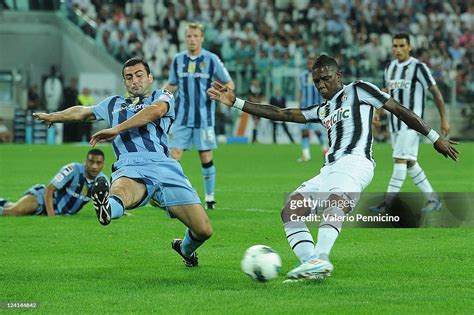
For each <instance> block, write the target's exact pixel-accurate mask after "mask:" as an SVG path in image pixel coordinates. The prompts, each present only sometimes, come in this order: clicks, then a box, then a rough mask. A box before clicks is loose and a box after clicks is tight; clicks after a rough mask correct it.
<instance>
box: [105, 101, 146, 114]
mask: <svg viewBox="0 0 474 315" xmlns="http://www.w3.org/2000/svg"><path fill="white" fill-rule="evenodd" d="M146 107H148V104H143V103H142V104H138V105H134V104H133V103H132V104H130V105H127V106H122V107H119V108H116V109H114V110H113V111H112V114H116V113H119V112H121V111H122V110H129V111H132V112H134V113H138V112H139V111H141V110H142V109H144V108H146Z"/></svg>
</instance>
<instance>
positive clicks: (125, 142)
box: [92, 90, 174, 160]
mask: <svg viewBox="0 0 474 315" xmlns="http://www.w3.org/2000/svg"><path fill="white" fill-rule="evenodd" d="M157 101H163V102H166V103H168V105H169V109H168V112H167V113H166V114H165V115H164V116H163V117H161V118H158V119H156V120H155V121H153V122H150V123H148V124H147V125H145V126H141V127H139V128H131V129H129V130H126V131H124V132H121V133H120V134H119V135H118V136H117V137H115V139H114V140H113V142H112V148H113V149H114V153H115V157H116V158H117V160H118V159H119V157H120V156H122V155H127V154H128V153H136V152H139V153H145V152H147V153H150V154H148V156H153V157H157V158H164V157H169V149H168V131H169V128H170V126H171V123H172V122H173V119H174V97H173V94H171V93H170V92H169V91H166V90H155V91H153V93H151V95H150V96H148V97H144V98H139V97H135V98H131V97H128V98H124V97H121V96H111V97H108V98H106V99H104V100H103V101H101V102H100V103H99V104H97V105H95V106H93V107H92V112H93V113H94V115H95V117H96V119H97V120H105V121H107V122H108V124H109V126H110V127H114V126H116V125H118V124H120V123H122V122H124V121H126V120H127V119H130V118H131V117H133V116H134V115H135V114H136V113H138V112H139V111H141V110H142V109H144V108H147V107H148V106H150V105H151V104H153V103H155V102H157Z"/></svg>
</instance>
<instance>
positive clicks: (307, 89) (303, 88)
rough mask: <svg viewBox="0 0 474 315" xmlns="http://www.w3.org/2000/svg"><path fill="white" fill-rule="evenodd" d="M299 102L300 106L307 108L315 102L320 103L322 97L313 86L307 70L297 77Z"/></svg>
mask: <svg viewBox="0 0 474 315" xmlns="http://www.w3.org/2000/svg"><path fill="white" fill-rule="evenodd" d="M299 81H300V93H301V103H300V108H307V107H310V106H313V105H316V104H318V105H319V104H321V102H322V101H323V98H322V97H321V94H319V92H318V90H317V89H316V87H315V86H314V83H313V76H312V73H311V72H310V71H308V70H305V71H303V73H301V74H300V77H299Z"/></svg>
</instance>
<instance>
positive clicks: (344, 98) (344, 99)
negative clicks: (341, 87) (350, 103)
mask: <svg viewBox="0 0 474 315" xmlns="http://www.w3.org/2000/svg"><path fill="white" fill-rule="evenodd" d="M341 101H342V102H345V101H347V94H346V93H344V94H343V95H342V98H341Z"/></svg>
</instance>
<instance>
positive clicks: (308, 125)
mask: <svg viewBox="0 0 474 315" xmlns="http://www.w3.org/2000/svg"><path fill="white" fill-rule="evenodd" d="M300 129H301V130H312V131H314V132H320V133H323V134H327V130H326V128H325V127H324V126H323V125H321V124H318V123H306V124H304V125H300Z"/></svg>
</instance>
